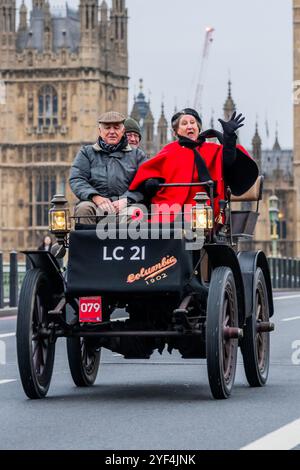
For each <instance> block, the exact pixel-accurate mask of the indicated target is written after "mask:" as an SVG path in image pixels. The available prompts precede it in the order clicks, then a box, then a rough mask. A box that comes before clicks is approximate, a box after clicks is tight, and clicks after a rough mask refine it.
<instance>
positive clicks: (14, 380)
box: [0, 379, 17, 385]
mask: <svg viewBox="0 0 300 470" xmlns="http://www.w3.org/2000/svg"><path fill="white" fill-rule="evenodd" d="M16 381H17V379H4V380H0V385H3V384H9V383H10V382H16Z"/></svg>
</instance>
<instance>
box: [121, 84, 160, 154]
mask: <svg viewBox="0 0 300 470" xmlns="http://www.w3.org/2000/svg"><path fill="white" fill-rule="evenodd" d="M130 116H131V117H132V118H133V119H135V120H136V121H137V122H138V123H139V125H140V127H141V130H142V141H141V148H142V149H143V150H144V151H145V153H146V154H147V155H148V156H149V157H153V156H154V155H156V153H157V152H159V150H160V149H161V148H162V147H164V146H165V145H166V144H167V143H168V121H167V119H166V117H165V112H164V105H163V104H162V107H161V115H160V118H159V120H158V124H157V128H155V121H154V117H153V114H152V111H151V106H150V101H146V97H145V94H144V91H143V80H142V79H140V91H139V94H138V96H137V97H134V104H133V108H132V111H131V114H130ZM155 131H156V132H155Z"/></svg>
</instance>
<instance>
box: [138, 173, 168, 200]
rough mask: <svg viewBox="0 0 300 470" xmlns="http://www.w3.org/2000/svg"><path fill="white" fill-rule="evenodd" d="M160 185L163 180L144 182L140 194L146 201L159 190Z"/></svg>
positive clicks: (152, 179) (153, 179)
mask: <svg viewBox="0 0 300 470" xmlns="http://www.w3.org/2000/svg"><path fill="white" fill-rule="evenodd" d="M161 183H163V180H161V179H159V178H150V179H148V180H146V181H145V182H144V187H143V189H142V192H143V193H144V195H145V196H146V197H147V198H148V199H151V198H152V197H154V196H155V194H156V193H157V191H158V190H159V185H160V184H161Z"/></svg>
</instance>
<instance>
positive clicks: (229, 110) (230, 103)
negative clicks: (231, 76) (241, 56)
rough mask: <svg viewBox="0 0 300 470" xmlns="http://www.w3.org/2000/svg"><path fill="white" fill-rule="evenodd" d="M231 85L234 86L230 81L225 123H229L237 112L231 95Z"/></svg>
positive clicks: (224, 108)
mask: <svg viewBox="0 0 300 470" xmlns="http://www.w3.org/2000/svg"><path fill="white" fill-rule="evenodd" d="M231 85H232V83H231V80H229V81H228V96H227V99H226V101H225V104H224V107H223V111H224V119H225V121H228V120H229V119H230V118H231V116H232V114H233V113H234V111H236V105H235V102H234V101H233V99H232V95H231Z"/></svg>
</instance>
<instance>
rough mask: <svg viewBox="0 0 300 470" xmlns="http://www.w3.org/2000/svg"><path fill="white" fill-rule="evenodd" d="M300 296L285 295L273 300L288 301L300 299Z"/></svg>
mask: <svg viewBox="0 0 300 470" xmlns="http://www.w3.org/2000/svg"><path fill="white" fill-rule="evenodd" d="M299 298H300V294H296V295H283V296H281V297H273V300H286V299H299Z"/></svg>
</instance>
